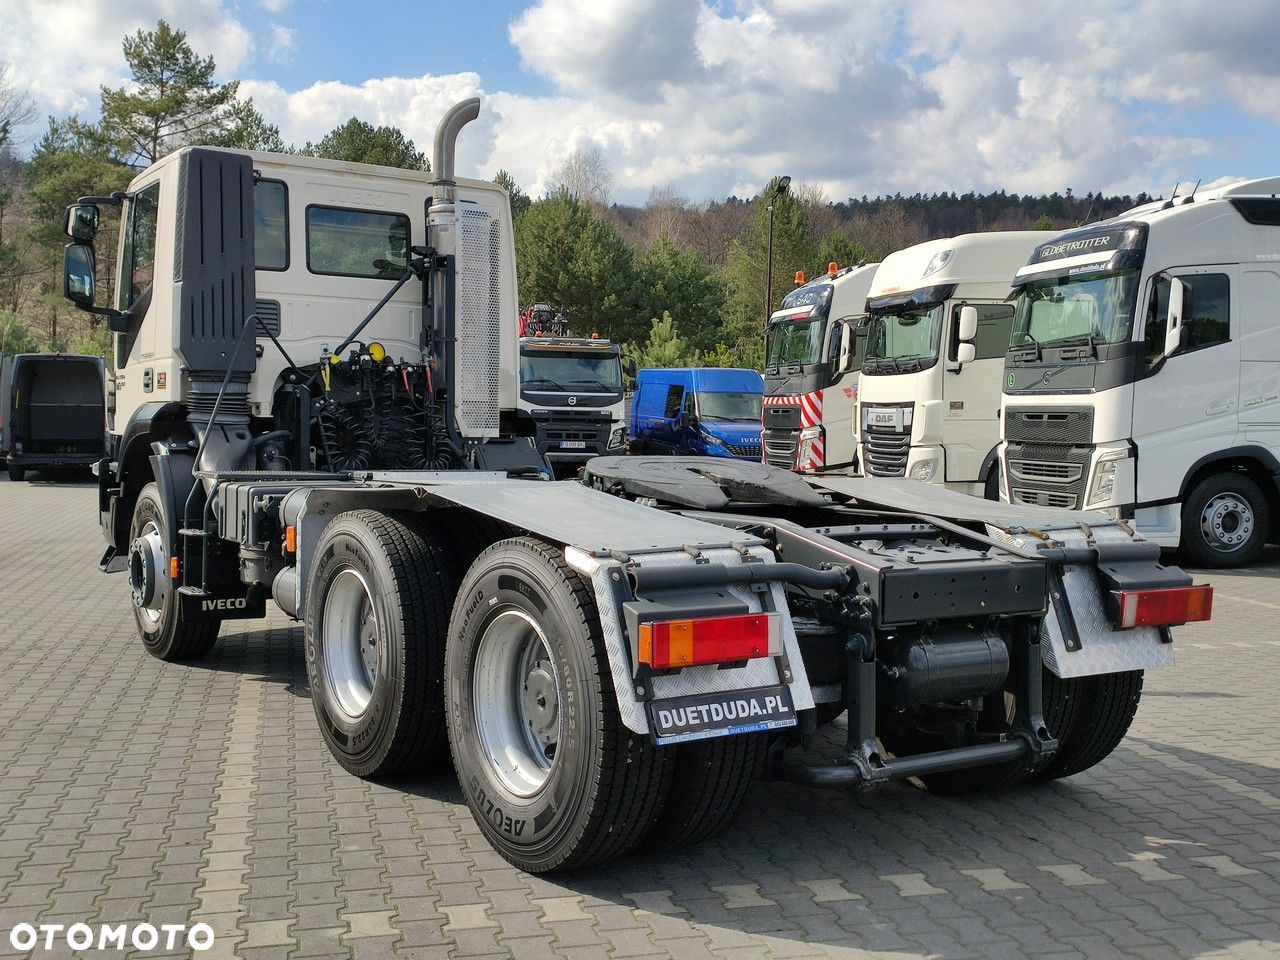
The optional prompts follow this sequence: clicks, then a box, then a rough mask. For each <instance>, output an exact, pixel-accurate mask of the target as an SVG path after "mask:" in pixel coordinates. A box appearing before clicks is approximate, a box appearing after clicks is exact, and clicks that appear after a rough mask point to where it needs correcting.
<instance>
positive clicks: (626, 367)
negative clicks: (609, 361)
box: [622, 360, 636, 380]
mask: <svg viewBox="0 0 1280 960" xmlns="http://www.w3.org/2000/svg"><path fill="white" fill-rule="evenodd" d="M622 372H623V373H625V374H626V375H627V376H628V377H630V378H631V379H632V380H634V379H635V378H636V362H635V361H634V360H627V361H626V362H625V363H624V364H623V365H622Z"/></svg>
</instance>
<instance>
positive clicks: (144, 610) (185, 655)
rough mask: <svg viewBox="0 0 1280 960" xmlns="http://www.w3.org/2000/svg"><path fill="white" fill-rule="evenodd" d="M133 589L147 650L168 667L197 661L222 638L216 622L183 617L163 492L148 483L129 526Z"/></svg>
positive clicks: (130, 572) (136, 505)
mask: <svg viewBox="0 0 1280 960" xmlns="http://www.w3.org/2000/svg"><path fill="white" fill-rule="evenodd" d="M128 569H129V588H130V593H131V594H132V596H133V619H134V621H135V622H136V623H137V625H138V635H139V636H140V637H142V643H143V645H144V646H145V647H146V648H147V652H148V653H149V654H151V655H152V656H153V657H157V658H159V659H161V660H164V661H166V662H167V663H180V662H182V661H184V660H195V659H197V658H199V657H203V656H204V655H205V654H206V653H208V652H209V651H210V650H211V649H212V648H213V645H214V644H215V643H216V642H217V640H218V628H219V627H220V626H221V624H220V623H219V622H218V621H217V620H195V619H187V618H184V617H183V616H182V613H181V610H180V609H179V605H178V590H177V585H176V584H175V583H174V581H173V579H172V577H171V576H170V570H169V535H168V531H167V525H166V522H165V518H164V507H163V505H162V504H161V502H160V488H159V487H158V486H156V485H155V484H154V483H148V484H147V485H146V486H145V487H143V488H142V491H141V492H140V493H139V494H138V501H137V503H136V504H134V507H133V521H132V523H130V525H129V568H128Z"/></svg>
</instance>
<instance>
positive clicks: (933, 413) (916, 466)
mask: <svg viewBox="0 0 1280 960" xmlns="http://www.w3.org/2000/svg"><path fill="white" fill-rule="evenodd" d="M1044 237H1045V235H1044V234H1043V233H1040V232H1037V231H1021V232H996V233H970V234H965V235H963V236H958V237H948V238H946V239H944V240H931V241H928V242H927V243H921V244H917V245H916V246H914V247H908V248H907V249H906V250H899V251H898V252H897V253H894V254H891V255H889V256H888V257H885V259H884V263H882V264H881V265H880V269H879V270H877V271H876V278H875V282H874V283H873V284H872V285H871V290H870V292H869V294H868V298H867V312H868V313H869V314H870V319H869V320H868V325H867V327H868V334H867V352H866V357H865V358H864V359H863V362H862V373H861V375H860V378H859V385H858V404H859V416H858V420H857V424H856V427H857V430H858V445H859V452H860V459H861V466H862V472H863V473H864V474H865V475H866V476H870V477H903V476H905V477H910V478H911V479H913V480H921V481H924V482H926V483H937V484H945V485H946V487H947V488H948V489H950V490H955V491H957V492H959V493H969V494H973V495H975V496H985V497H986V498H987V499H988V500H995V499H997V497H998V496H999V473H1000V466H999V446H1000V378H1001V375H1002V374H1003V372H1004V354H1005V350H1006V349H1007V347H1008V344H1009V328H1010V326H1011V324H1012V322H1013V306H1012V305H1011V304H1009V303H1006V302H1005V301H1006V298H1007V297H1008V295H1009V279H1010V277H1012V276H1013V274H1014V272H1015V271H1016V270H1017V269H1018V267H1019V266H1020V265H1022V264H1024V263H1026V259H1027V256H1028V255H1029V254H1030V253H1031V250H1032V249H1033V248H1034V247H1035V245H1036V244H1037V243H1041V242H1043V240H1044Z"/></svg>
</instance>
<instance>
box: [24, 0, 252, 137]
mask: <svg viewBox="0 0 1280 960" xmlns="http://www.w3.org/2000/svg"><path fill="white" fill-rule="evenodd" d="M3 6H4V21H5V24H4V29H3V30H2V31H0V60H6V61H8V62H9V63H11V64H13V67H14V76H15V80H17V81H18V82H19V83H22V84H24V85H25V86H26V88H27V89H28V91H29V92H30V93H31V96H32V97H33V98H34V99H35V101H36V103H37V105H38V106H39V108H40V109H41V110H42V111H45V112H47V113H53V114H55V115H58V116H63V115H66V114H69V113H76V112H82V113H83V112H88V113H94V112H96V110H97V106H98V87H99V86H100V85H103V84H106V85H107V86H120V85H122V84H123V83H124V81H125V79H126V77H127V75H128V69H127V67H126V65H125V62H124V56H123V54H122V53H121V49H120V42H121V40H123V38H124V37H125V36H127V35H129V34H132V33H133V32H134V31H136V30H139V29H146V30H149V29H152V28H154V27H155V24H156V21H157V20H167V21H168V22H169V23H170V24H172V25H173V26H174V27H176V28H178V29H181V30H185V31H186V33H187V39H188V41H189V42H190V43H191V45H192V47H193V48H194V49H195V50H196V51H197V52H198V53H200V54H205V55H208V54H212V55H213V58H214V60H215V61H216V62H217V64H218V73H219V75H220V76H221V77H223V78H231V77H234V76H235V75H236V74H237V72H238V71H239V70H240V69H241V67H243V66H244V64H245V62H246V61H247V60H248V58H249V54H250V52H251V51H252V48H253V41H252V38H251V37H250V35H249V31H248V30H246V29H245V28H244V26H243V25H242V24H241V23H240V22H239V21H238V20H236V19H235V17H234V16H233V15H232V14H231V13H230V12H228V11H227V10H226V9H225V8H224V6H223V4H222V2H221V0H113V2H111V3H102V2H100V0H5V3H4V5H3Z"/></svg>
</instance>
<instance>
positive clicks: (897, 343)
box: [863, 303, 942, 373]
mask: <svg viewBox="0 0 1280 960" xmlns="http://www.w3.org/2000/svg"><path fill="white" fill-rule="evenodd" d="M941 339H942V304H940V303H934V304H927V303H926V304H903V305H902V306H900V307H893V308H891V309H889V310H886V311H883V312H880V313H875V314H872V316H871V319H870V321H868V324H867V356H866V361H865V363H864V365H863V370H864V372H866V373H876V372H879V371H880V364H877V363H874V362H873V361H879V360H885V361H892V362H900V361H911V360H918V361H926V360H933V359H935V358H936V357H937V356H938V343H939V341H940V340H941ZM892 370H893V363H890V364H889V369H886V370H885V371H884V372H886V373H887V372H892ZM899 372H905V371H899Z"/></svg>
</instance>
